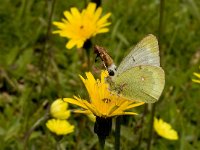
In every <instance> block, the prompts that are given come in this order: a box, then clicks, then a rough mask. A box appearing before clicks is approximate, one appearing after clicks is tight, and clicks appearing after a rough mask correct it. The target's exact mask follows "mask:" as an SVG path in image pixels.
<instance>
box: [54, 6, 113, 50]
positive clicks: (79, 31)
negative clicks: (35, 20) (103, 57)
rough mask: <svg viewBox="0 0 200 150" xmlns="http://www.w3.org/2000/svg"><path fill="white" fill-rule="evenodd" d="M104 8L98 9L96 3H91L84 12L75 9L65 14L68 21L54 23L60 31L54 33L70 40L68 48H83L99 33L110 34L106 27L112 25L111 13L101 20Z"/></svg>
mask: <svg viewBox="0 0 200 150" xmlns="http://www.w3.org/2000/svg"><path fill="white" fill-rule="evenodd" d="M101 13H102V8H101V7H98V8H97V9H96V4H95V3H89V4H88V6H87V8H86V9H84V10H83V11H82V12H79V10H78V9H77V8H75V7H72V8H71V13H70V12H69V11H65V12H64V16H65V17H66V19H64V18H63V19H62V22H53V24H54V25H56V26H57V27H58V28H59V29H60V30H57V31H54V32H53V33H58V34H59V35H60V36H61V37H66V38H68V39H69V41H68V43H67V44H66V47H67V48H68V49H71V48H72V47H74V46H75V45H76V46H77V48H81V47H83V44H84V42H85V41H86V40H87V39H89V38H91V37H93V36H95V35H96V34H99V33H105V32H108V31H109V29H108V28H106V26H108V25H110V22H107V19H108V18H109V17H110V15H111V13H107V14H106V15H105V16H103V17H102V18H100V16H101Z"/></svg>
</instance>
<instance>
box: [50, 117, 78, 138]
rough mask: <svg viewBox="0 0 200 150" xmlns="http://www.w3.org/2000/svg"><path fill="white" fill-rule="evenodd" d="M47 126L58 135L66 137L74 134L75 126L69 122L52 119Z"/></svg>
mask: <svg viewBox="0 0 200 150" xmlns="http://www.w3.org/2000/svg"><path fill="white" fill-rule="evenodd" d="M46 126H47V128H48V129H49V130H50V131H51V132H53V133H55V134H57V135H66V134H69V133H71V132H74V126H73V125H71V124H70V123H69V122H68V121H67V120H60V119H50V120H48V121H47V123H46Z"/></svg>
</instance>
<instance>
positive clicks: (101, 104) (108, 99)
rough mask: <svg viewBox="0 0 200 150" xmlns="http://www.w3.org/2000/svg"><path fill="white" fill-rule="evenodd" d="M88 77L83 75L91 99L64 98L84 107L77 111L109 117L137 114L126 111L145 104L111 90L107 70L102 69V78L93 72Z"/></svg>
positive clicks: (88, 73) (87, 74)
mask: <svg viewBox="0 0 200 150" xmlns="http://www.w3.org/2000/svg"><path fill="white" fill-rule="evenodd" d="M86 76H87V79H84V78H83V77H82V76H80V78H81V79H82V81H83V83H84V84H85V87H86V89H87V91H88V93H89V97H90V100H89V101H87V100H83V99H81V98H79V97H76V96H74V98H64V101H66V102H68V103H71V104H75V105H78V106H80V107H82V108H83V109H82V110H76V111H75V112H77V113H84V114H91V113H92V114H94V115H95V116H98V117H102V118H108V117H112V116H117V115H135V114H136V113H134V112H131V111H128V112H127V111H126V110H128V109H131V108H134V107H136V106H140V105H142V104H144V103H143V102H137V101H133V100H128V99H125V98H123V97H121V96H120V95H116V94H114V93H112V92H110V91H109V85H108V84H107V83H106V81H105V78H106V77H107V76H108V72H107V71H102V73H101V80H99V79H97V80H95V78H94V76H93V75H92V74H91V72H87V73H86Z"/></svg>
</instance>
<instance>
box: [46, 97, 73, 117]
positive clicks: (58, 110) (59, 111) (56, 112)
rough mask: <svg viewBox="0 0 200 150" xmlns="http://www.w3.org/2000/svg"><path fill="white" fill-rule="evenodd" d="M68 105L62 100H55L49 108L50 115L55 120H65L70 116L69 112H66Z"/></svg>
mask: <svg viewBox="0 0 200 150" xmlns="http://www.w3.org/2000/svg"><path fill="white" fill-rule="evenodd" d="M67 108H68V103H66V102H64V101H63V100H62V99H57V100H55V101H54V102H53V103H52V104H51V107H50V113H51V115H52V116H53V117H54V118H57V119H67V118H69V116H70V111H69V110H67Z"/></svg>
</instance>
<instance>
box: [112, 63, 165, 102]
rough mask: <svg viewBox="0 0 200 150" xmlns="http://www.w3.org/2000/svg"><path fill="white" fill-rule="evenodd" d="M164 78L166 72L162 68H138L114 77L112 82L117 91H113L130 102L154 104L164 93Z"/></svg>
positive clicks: (147, 66)
mask: <svg viewBox="0 0 200 150" xmlns="http://www.w3.org/2000/svg"><path fill="white" fill-rule="evenodd" d="M164 78H165V75H164V71H163V69H162V68H160V67H157V66H149V65H144V66H136V67H133V68H131V69H128V70H126V71H124V72H123V73H121V74H120V75H116V76H114V77H113V78H112V81H113V82H114V84H115V89H111V90H112V91H115V92H116V93H118V94H120V95H122V96H123V97H125V98H127V99H130V100H137V101H142V102H146V103H154V102H156V101H157V100H158V99H159V97H160V95H161V93H162V91H163V88H164V84H165V79H164ZM116 87H117V88H118V89H116ZM119 89H120V90H119Z"/></svg>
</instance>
